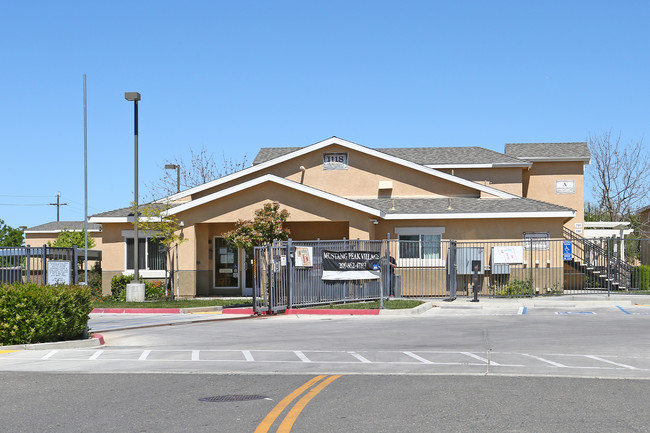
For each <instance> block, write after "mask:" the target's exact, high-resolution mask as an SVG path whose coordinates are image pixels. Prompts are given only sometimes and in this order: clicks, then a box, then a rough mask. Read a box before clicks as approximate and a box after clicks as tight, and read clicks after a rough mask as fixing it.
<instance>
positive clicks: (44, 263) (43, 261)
mask: <svg viewBox="0 0 650 433" xmlns="http://www.w3.org/2000/svg"><path fill="white" fill-rule="evenodd" d="M41 265H42V267H41V284H42V285H46V284H47V278H46V277H47V245H43V254H42V255H41Z"/></svg>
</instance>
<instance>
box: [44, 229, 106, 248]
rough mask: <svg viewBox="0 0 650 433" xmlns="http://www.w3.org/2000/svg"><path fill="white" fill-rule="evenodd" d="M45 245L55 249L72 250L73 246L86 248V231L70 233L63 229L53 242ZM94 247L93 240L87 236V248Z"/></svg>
mask: <svg viewBox="0 0 650 433" xmlns="http://www.w3.org/2000/svg"><path fill="white" fill-rule="evenodd" d="M47 245H48V246H50V247H57V248H72V247H74V246H76V247H77V248H86V231H85V230H81V231H74V232H71V231H69V230H68V229H65V228H64V229H63V230H62V231H61V233H59V236H57V237H56V239H55V240H54V242H48V243H47ZM94 246H95V240H94V239H93V238H91V237H90V236H88V248H93V247H94Z"/></svg>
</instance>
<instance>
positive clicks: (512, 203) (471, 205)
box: [355, 197, 573, 214]
mask: <svg viewBox="0 0 650 433" xmlns="http://www.w3.org/2000/svg"><path fill="white" fill-rule="evenodd" d="M355 201H356V202H358V203H361V204H363V205H366V206H370V207H372V208H375V209H378V210H380V211H382V212H385V213H386V214H431V213H436V214H437V213H449V214H459V213H507V212H513V213H514V212H564V211H573V209H570V208H567V207H564V206H558V205H554V204H551V203H546V202H543V201H539V200H533V199H529V198H511V199H498V198H473V197H452V198H451V210H450V209H448V208H449V198H395V199H391V198H372V199H356V200H355ZM393 203H394V205H395V209H394V210H393V209H392V208H393Z"/></svg>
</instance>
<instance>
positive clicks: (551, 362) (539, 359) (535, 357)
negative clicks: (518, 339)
mask: <svg viewBox="0 0 650 433" xmlns="http://www.w3.org/2000/svg"><path fill="white" fill-rule="evenodd" d="M522 355H524V356H527V357H529V358H533V359H536V360H538V361H542V362H546V363H547V364H551V365H552V366H555V367H564V368H567V366H566V365H564V364H560V363H559V362H555V361H551V360H549V359H546V358H542V357H540V356H535V355H529V354H528V353H522Z"/></svg>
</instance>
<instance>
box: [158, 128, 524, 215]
mask: <svg viewBox="0 0 650 433" xmlns="http://www.w3.org/2000/svg"><path fill="white" fill-rule="evenodd" d="M332 144H338V145H341V146H343V147H347V148H348V149H352V150H356V151H358V152H361V153H365V154H367V155H371V156H374V157H377V158H380V159H383V160H385V161H390V162H393V163H395V164H399V165H402V166H405V167H409V168H412V169H414V170H417V171H420V172H423V173H427V174H430V175H433V176H436V177H439V178H442V179H445V180H448V181H450V182H454V183H457V184H460V185H463V186H467V187H469V188H473V189H477V190H479V191H483V192H486V193H488V194H491V195H494V196H497V197H500V198H516V197H517V196H516V195H514V194H510V193H507V192H504V191H501V190H499V189H496V188H492V187H489V186H485V185H481V184H479V183H476V182H472V181H470V180H466V179H463V178H460V177H457V176H452V175H450V174H447V173H443V172H441V171H438V170H435V169H432V168H429V167H427V166H425V165H422V164H416V163H414V162H411V161H407V160H406V159H402V158H398V157H395V156H391V155H388V154H386V153H383V152H380V151H378V150H374V149H371V148H369V147H365V146H362V145H360V144H356V143H353V142H351V141H347V140H344V139H342V138H338V137H331V138H328V139H326V140H323V141H319V142H318V143H314V144H312V145H309V146H306V147H303V148H301V149H298V150H295V151H293V152H289V153H287V154H285V155H282V156H279V157H277V158H273V159H271V160H268V161H266V162H263V163H261V164H257V165H253V166H250V167H248V168H245V169H243V170H240V171H237V172H235V173H231V174H229V175H227V176H224V177H220V178H218V179H215V180H213V181H210V182H207V183H204V184H203V185H199V186H195V187H194V188H190V189H187V190H185V191H181V192H179V193H176V194H173V195H170V196H168V197H164V198H162V199H160V200H157V201H156V203H160V202H163V201H165V200H171V201H174V200H178V199H180V198H184V197H187V196H189V195H192V194H194V193H197V192H200V191H204V190H206V189H208V188H212V187H214V186H217V185H220V184H223V183H225V182H230V181H232V180H235V179H238V178H240V177H242V176H246V175H248V174H251V173H255V172H258V171H260V170H264V169H266V168H268V167H271V166H274V165H276V164H279V163H282V162H285V161H288V160H290V159H293V158H296V157H298V156H302V155H305V154H307V153H310V152H313V151H315V150H318V149H322V148H323V147H327V146H330V145H332Z"/></svg>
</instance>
